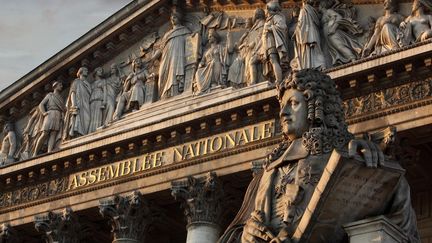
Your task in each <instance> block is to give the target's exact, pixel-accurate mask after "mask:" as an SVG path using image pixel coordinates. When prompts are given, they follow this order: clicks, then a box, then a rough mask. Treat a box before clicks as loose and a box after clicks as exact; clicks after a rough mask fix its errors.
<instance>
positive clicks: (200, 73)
mask: <svg viewBox="0 0 432 243" xmlns="http://www.w3.org/2000/svg"><path fill="white" fill-rule="evenodd" d="M208 40H209V44H210V47H209V49H208V50H206V51H205V53H204V56H203V57H202V59H201V62H200V63H199V66H198V69H197V71H196V74H195V81H194V89H195V92H194V93H195V94H203V93H207V92H210V88H211V87H215V86H218V85H221V84H224V83H225V82H224V79H226V75H227V72H226V66H225V53H226V51H225V48H224V47H223V46H221V45H220V36H219V35H218V33H217V32H216V31H215V30H214V29H211V30H210V31H209V34H208Z"/></svg>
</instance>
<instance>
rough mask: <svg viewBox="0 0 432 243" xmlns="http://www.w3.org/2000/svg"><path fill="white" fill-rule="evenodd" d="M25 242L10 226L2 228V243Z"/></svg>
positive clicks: (0, 228) (0, 229)
mask: <svg viewBox="0 0 432 243" xmlns="http://www.w3.org/2000/svg"><path fill="white" fill-rule="evenodd" d="M22 242H24V240H23V237H21V236H20V235H19V234H18V232H16V231H15V229H14V228H13V227H12V226H11V225H10V224H2V225H1V226H0V243H22Z"/></svg>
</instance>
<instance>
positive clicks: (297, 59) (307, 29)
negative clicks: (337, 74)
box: [291, 0, 326, 70]
mask: <svg viewBox="0 0 432 243" xmlns="http://www.w3.org/2000/svg"><path fill="white" fill-rule="evenodd" d="M310 2H311V0H303V3H302V4H303V5H302V8H301V9H300V13H299V17H298V22H297V25H296V30H295V32H294V41H295V43H294V59H293V60H292V61H291V67H292V69H293V70H301V69H304V68H321V69H323V68H325V67H326V66H325V60H324V55H323V52H322V50H321V38H320V34H319V27H320V18H319V15H318V13H317V11H316V10H315V9H314V7H313V6H311V3H310Z"/></svg>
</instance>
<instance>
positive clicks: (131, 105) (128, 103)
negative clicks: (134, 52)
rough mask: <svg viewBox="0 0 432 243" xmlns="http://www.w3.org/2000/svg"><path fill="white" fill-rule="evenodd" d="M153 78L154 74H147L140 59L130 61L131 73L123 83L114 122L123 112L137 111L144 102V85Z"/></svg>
mask: <svg viewBox="0 0 432 243" xmlns="http://www.w3.org/2000/svg"><path fill="white" fill-rule="evenodd" d="M153 77H154V74H150V73H149V72H148V70H147V69H146V68H145V67H144V64H143V62H142V60H141V58H140V57H137V58H135V59H134V60H133V61H132V73H131V74H129V75H128V77H127V78H126V80H125V82H124V85H123V91H122V95H121V96H120V99H119V101H118V103H117V107H116V110H115V112H114V116H113V117H114V118H113V119H114V120H118V119H120V117H121V116H122V115H123V114H124V113H125V112H128V111H132V110H139V108H140V107H141V106H142V105H143V104H144V101H145V86H144V83H145V82H146V80H147V79H149V78H153Z"/></svg>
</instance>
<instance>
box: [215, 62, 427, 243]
mask: <svg viewBox="0 0 432 243" xmlns="http://www.w3.org/2000/svg"><path fill="white" fill-rule="evenodd" d="M278 99H279V103H280V107H281V111H280V113H279V114H280V121H281V127H282V133H283V138H284V140H283V142H282V143H281V144H279V146H278V147H277V148H276V149H275V150H274V151H273V152H272V153H271V154H270V155H268V156H267V162H266V164H265V166H264V169H263V171H261V172H260V173H258V174H257V175H255V176H254V178H253V180H252V182H251V183H250V184H249V187H248V189H247V191H246V194H245V198H244V201H243V205H242V207H241V208H240V210H239V212H238V214H237V216H236V217H235V218H234V220H233V222H232V223H231V224H230V226H228V229H227V230H226V231H225V233H224V235H223V236H222V237H221V238H220V240H219V243H233V242H242V243H245V242H253V243H258V242H287V243H288V242H291V237H292V236H293V235H292V234H293V233H294V231H295V229H296V228H297V226H298V224H299V222H300V220H301V218H302V217H303V214H304V213H305V210H306V206H307V205H308V204H309V201H310V200H311V197H312V194H313V192H314V191H315V187H316V185H317V184H318V181H319V180H320V178H321V175H322V172H323V170H324V168H325V167H326V165H327V162H328V161H329V159H330V155H331V152H332V151H333V150H334V149H347V147H349V154H350V156H354V155H356V154H357V151H363V157H364V159H365V162H366V166H368V167H370V168H376V167H377V166H378V165H380V164H381V163H383V162H384V155H383V153H382V152H381V150H380V149H379V147H378V145H376V144H374V143H372V142H370V141H365V140H352V139H353V135H352V134H350V133H349V132H348V130H347V124H346V123H345V119H344V112H343V108H342V100H341V98H340V96H339V93H338V91H337V90H336V85H335V83H334V81H333V80H332V79H331V78H330V77H329V76H328V75H326V74H324V73H322V72H321V71H318V70H316V69H303V70H300V71H298V72H296V73H292V74H291V75H290V76H289V77H288V78H287V79H286V80H285V81H284V82H283V83H282V84H280V85H279V86H278ZM348 145H349V146H348ZM383 207H386V208H387V211H386V216H387V217H388V218H389V219H390V220H392V222H393V223H394V224H396V225H398V226H399V227H401V229H402V230H403V231H404V232H405V233H406V234H407V235H408V237H409V238H410V240H411V241H410V242H419V238H418V232H417V228H416V219H415V213H414V210H413V209H412V207H411V199H410V193H409V186H408V183H407V181H406V180H404V179H402V180H401V181H400V183H399V184H398V189H397V192H395V195H394V197H393V199H392V200H391V202H390V204H389V205H383ZM308 213H310V212H308ZM306 214H307V213H306ZM308 215H310V214H308ZM318 231H319V230H318ZM321 237H322V236H321ZM321 239H322V241H320V242H334V243H339V241H338V240H336V239H333V238H328V236H326V239H323V238H321Z"/></svg>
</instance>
